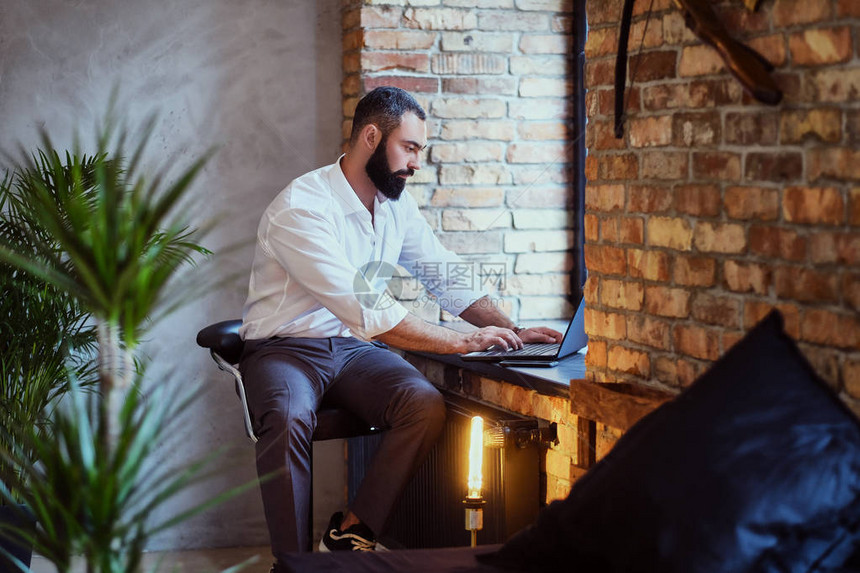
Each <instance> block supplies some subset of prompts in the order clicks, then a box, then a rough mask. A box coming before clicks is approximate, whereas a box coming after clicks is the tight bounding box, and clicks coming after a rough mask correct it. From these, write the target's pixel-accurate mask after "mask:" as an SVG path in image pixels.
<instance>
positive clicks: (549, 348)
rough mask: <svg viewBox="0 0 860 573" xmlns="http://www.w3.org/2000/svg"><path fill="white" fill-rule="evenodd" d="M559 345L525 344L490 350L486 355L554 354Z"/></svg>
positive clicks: (552, 343)
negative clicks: (512, 348) (519, 347)
mask: <svg viewBox="0 0 860 573" xmlns="http://www.w3.org/2000/svg"><path fill="white" fill-rule="evenodd" d="M558 347H559V345H558V344H556V343H554V342H547V343H533V344H526V345H525V346H523V347H522V348H521V349H519V350H501V349H500V350H490V351H488V352H486V353H485V355H486V356H555V355H556V354H557V353H558Z"/></svg>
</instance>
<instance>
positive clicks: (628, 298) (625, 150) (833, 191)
mask: <svg viewBox="0 0 860 573" xmlns="http://www.w3.org/2000/svg"><path fill="white" fill-rule="evenodd" d="M715 4H717V9H718V12H719V14H720V17H721V18H722V20H723V21H724V22H726V23H727V25H728V28H729V29H730V30H732V31H733V33H734V34H735V35H736V37H739V38H743V39H745V40H746V41H747V42H748V43H749V45H751V46H753V47H755V48H756V49H758V50H759V51H761V52H762V53H763V54H764V55H765V56H766V57H767V58H769V59H770V60H771V61H772V62H773V63H774V64H776V66H777V73H776V77H777V79H778V82H779V84H780V85H781V87H782V88H783V90H784V94H785V96H784V100H783V102H782V103H781V104H780V105H779V106H776V107H771V106H765V105H763V104H760V103H758V102H755V101H753V100H751V99H750V98H749V97H748V96H746V95H745V94H744V92H743V90H742V89H741V87H740V85H739V84H738V83H737V82H736V81H735V80H734V79H733V78H732V77H731V76H730V75H729V74H728V73H727V72H726V71H725V67H724V66H723V63H722V60H721V59H720V58H719V57H718V55H717V54H716V53H715V52H714V51H713V50H712V49H711V48H709V47H707V46H704V45H702V44H701V42H699V41H698V40H697V38H696V37H695V36H694V35H693V34H692V33H691V32H690V31H689V30H687V29H686V27H685V25H684V21H683V18H682V16H681V13H680V12H679V11H678V10H677V9H676V8H675V7H674V4H673V3H672V2H671V1H670V0H655V1H654V12H653V13H652V15H651V17H650V20H649V21H648V26H647V34H646V35H645V40H644V46H643V48H642V51H641V53H640V52H639V48H640V39H641V38H642V34H643V30H644V29H645V21H646V19H647V18H646V15H645V11H646V10H647V7H648V2H647V1H645V0H639V1H638V2H636V5H635V6H636V8H635V12H634V27H633V33H632V37H631V41H630V53H631V56H632V57H631V60H630V65H629V67H628V70H629V71H632V69H633V68H636V66H637V65H638V66H639V67H638V71H637V76H636V78H635V81H634V82H633V87H632V92H631V95H630V101H629V107H628V116H629V119H628V121H627V124H626V126H625V136H624V139H622V140H617V139H615V138H614V137H613V135H612V119H613V117H612V105H613V97H614V89H613V86H612V82H613V74H614V65H615V52H616V50H617V33H618V22H619V19H620V13H621V5H622V0H605V1H600V2H588V4H587V10H588V20H589V26H590V33H589V38H588V42H587V46H586V57H587V59H588V63H587V68H586V85H587V87H588V89H589V93H588V95H587V100H586V105H587V115H588V118H589V124H588V128H587V145H588V149H589V157H588V159H587V166H586V170H587V177H588V179H589V184H588V189H587V195H586V203H587V205H586V215H585V225H586V226H585V231H586V252H585V255H586V261H587V266H588V269H589V273H590V278H589V281H588V283H587V287H586V300H587V303H588V312H587V319H586V320H587V326H586V328H587V330H588V332H589V334H590V335H591V344H590V347H589V355H588V364H589V371H590V372H589V373H590V375H591V376H592V377H594V378H595V379H599V380H609V381H612V380H638V381H648V382H653V383H658V384H662V385H666V386H669V387H683V386H684V385H686V384H689V383H690V382H691V381H692V380H693V379H694V378H695V377H696V376H697V375H698V374H700V373H701V372H702V371H704V370H705V369H706V368H707V367H708V365H709V364H710V363H711V362H712V361H713V360H715V359H716V358H717V357H718V356H720V355H721V354H722V353H724V352H725V351H726V350H727V349H728V348H729V347H730V346H731V345H732V344H733V343H735V342H736V341H737V340H738V339H739V338H740V337H742V336H743V334H744V332H745V331H747V330H748V329H749V328H750V327H751V326H752V325H753V324H755V323H756V322H757V321H758V320H759V319H760V318H761V317H763V316H764V315H765V314H766V313H767V312H768V311H769V310H770V309H771V308H774V307H777V308H779V309H780V310H782V311H783V313H784V316H785V319H786V328H787V330H788V332H789V333H790V334H791V336H793V337H794V338H795V339H796V340H798V342H799V344H800V347H801V348H802V349H803V351H804V352H805V354H806V355H807V357H808V358H809V359H810V360H811V362H812V363H813V365H814V366H815V367H816V369H817V370H818V371H819V372H820V373H821V375H822V376H823V377H824V378H825V379H826V380H828V382H829V383H830V384H831V385H832V386H833V387H834V388H836V389H838V390H839V391H840V392H842V395H843V397H844V398H845V400H846V401H847V402H848V403H849V404H850V405H852V406H853V407H854V408H855V411H858V412H860V407H858V405H860V151H858V143H860V2H857V0H765V1H764V2H762V5H761V6H760V8H759V10H758V11H757V12H756V13H750V12H748V11H747V10H746V9H745V8H744V7H743V3H742V2H741V1H740V0H732V1H725V2H715ZM637 61H639V63H638V64H637Z"/></svg>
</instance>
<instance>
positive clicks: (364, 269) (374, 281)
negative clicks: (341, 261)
mask: <svg viewBox="0 0 860 573" xmlns="http://www.w3.org/2000/svg"><path fill="white" fill-rule="evenodd" d="M392 279H393V280H392ZM352 290H353V292H354V293H355V298H357V299H358V303H359V304H360V305H361V306H363V307H364V308H368V309H371V310H385V309H388V308H391V307H392V306H394V305H395V304H397V303H398V299H399V298H400V295H401V294H402V292H403V283H402V281H401V276H400V274H399V272H398V270H397V267H395V266H394V265H391V264H388V263H386V262H384V261H370V262H369V263H366V264H364V265H362V266H361V267H360V268H359V269H358V271H357V272H356V273H355V278H354V279H353V281H352Z"/></svg>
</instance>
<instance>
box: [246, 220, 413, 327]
mask: <svg viewBox="0 0 860 573" xmlns="http://www.w3.org/2000/svg"><path fill="white" fill-rule="evenodd" d="M259 232H260V236H259V237H258V240H259V244H260V246H261V248H262V249H263V251H264V252H265V253H266V255H267V256H269V257H272V258H273V259H275V260H276V261H277V262H278V263H279V264H280V265H281V266H283V268H284V269H285V270H286V271H287V273H288V275H289V277H290V280H294V281H296V282H297V283H299V284H300V285H301V286H302V287H303V288H304V290H305V291H306V292H307V293H308V294H309V295H310V296H312V297H313V298H314V299H315V300H316V301H318V302H319V304H320V305H321V306H323V307H325V308H326V309H328V310H329V311H330V312H331V313H332V314H333V315H335V316H336V317H337V318H338V319H339V320H340V321H341V322H343V324H344V325H346V326H347V327H348V328H349V329H350V331H351V333H352V334H353V335H354V336H356V337H358V338H362V339H364V340H370V339H371V338H373V337H374V336H377V335H379V334H382V333H383V332H386V331H388V330H391V329H392V328H394V327H395V326H396V325H397V324H398V323H399V322H400V321H402V320H403V318H404V317H405V316H406V314H407V313H408V311H407V310H406V308H404V307H403V306H402V305H401V304H399V303H398V302H397V301H396V300H394V299H393V298H392V297H391V295H390V294H389V293H388V292H386V291H385V290H380V289H379V288H378V287H374V285H373V284H371V283H370V282H368V281H365V280H364V279H363V274H362V273H360V272H359V269H357V268H356V267H355V266H354V265H353V264H352V263H351V262H350V261H349V258H348V257H347V254H346V252H345V251H344V247H343V246H342V244H341V240H339V238H338V236H337V234H338V230H337V224H336V222H334V221H332V220H331V219H330V218H329V217H328V216H327V214H326V213H324V212H320V211H315V210H311V209H302V208H284V209H282V210H279V211H277V212H274V213H272V214H271V215H270V216H269V219H268V221H267V222H266V224H264V225H261V228H260V231H259Z"/></svg>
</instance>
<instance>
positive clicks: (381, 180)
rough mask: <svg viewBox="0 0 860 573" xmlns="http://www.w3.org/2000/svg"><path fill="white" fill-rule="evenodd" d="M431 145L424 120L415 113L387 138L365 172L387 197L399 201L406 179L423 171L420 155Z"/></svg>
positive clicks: (371, 157) (404, 116)
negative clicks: (428, 141)
mask: <svg viewBox="0 0 860 573" xmlns="http://www.w3.org/2000/svg"><path fill="white" fill-rule="evenodd" d="M426 144H427V131H426V127H425V124H424V121H422V120H421V119H419V118H418V116H416V115H415V114H414V113H411V112H410V113H406V114H404V115H403V118H402V120H401V121H400V125H399V126H398V127H397V128H396V129H395V130H394V131H392V132H391V133H389V134H388V135H387V136H385V137H383V138H382V140H381V141H380V142H379V144H378V145H377V146H376V149H375V150H374V151H373V155H371V156H370V159H368V160H367V165H365V167H364V169H365V171H367V176H368V177H370V180H371V181H373V184H374V185H376V188H377V189H378V190H379V192H380V193H382V194H383V195H384V196H386V197H388V198H389V199H394V200H395V201H396V200H397V199H399V198H400V195H401V194H402V193H403V189H404V188H405V187H406V179H407V178H409V177H411V176H412V175H414V174H415V171H416V170H418V169H421V162H420V158H419V155H420V153H421V150H422V149H424V147H425V146H426Z"/></svg>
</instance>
